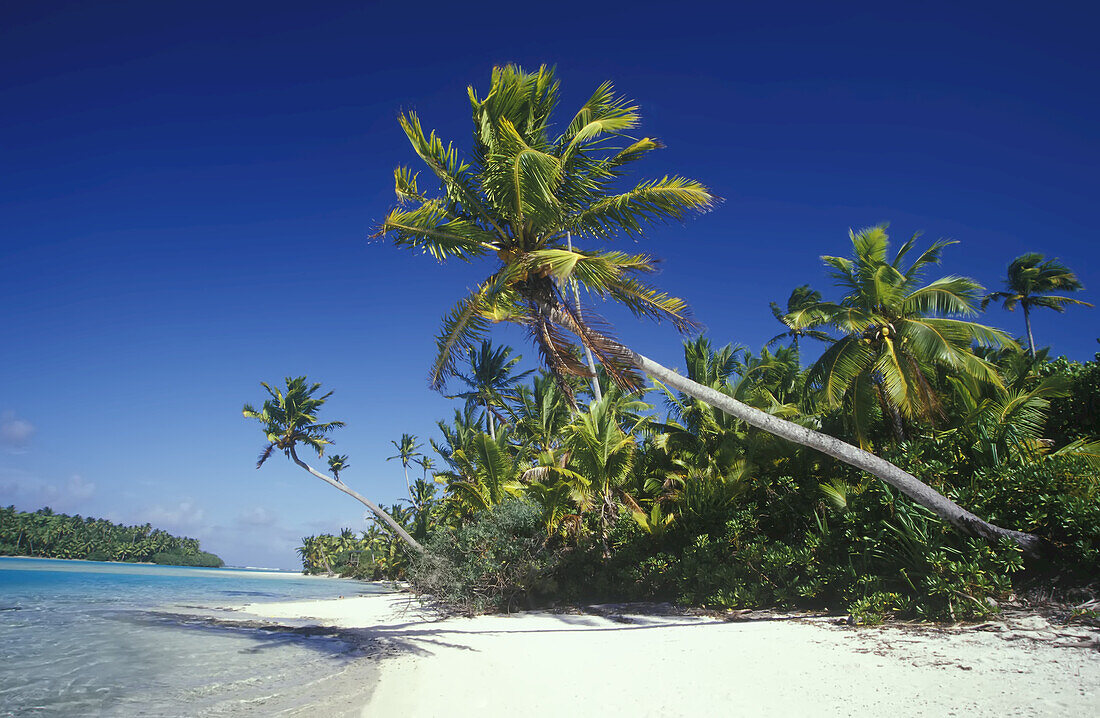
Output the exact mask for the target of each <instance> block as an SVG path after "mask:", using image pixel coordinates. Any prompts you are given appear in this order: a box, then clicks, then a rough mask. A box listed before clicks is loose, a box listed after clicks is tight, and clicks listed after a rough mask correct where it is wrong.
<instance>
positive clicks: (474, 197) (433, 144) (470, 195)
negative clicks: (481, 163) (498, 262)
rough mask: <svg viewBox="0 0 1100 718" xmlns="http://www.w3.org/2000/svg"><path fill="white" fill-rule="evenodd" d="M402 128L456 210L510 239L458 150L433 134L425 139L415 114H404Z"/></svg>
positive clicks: (401, 117)
mask: <svg viewBox="0 0 1100 718" xmlns="http://www.w3.org/2000/svg"><path fill="white" fill-rule="evenodd" d="M397 122H398V124H400V125H401V129H403V130H404V131H405V135H406V136H407V137H408V138H409V143H410V144H411V145H412V148H413V151H415V152H416V154H417V155H418V156H419V157H420V159H422V160H423V161H424V164H426V165H428V168H429V169H431V171H432V172H433V173H434V174H435V175H436V177H438V178H439V180H440V182H441V183H442V184H443V188H444V190H445V191H446V193H447V198H448V201H449V202H450V203H451V204H452V205H454V206H455V207H458V208H462V209H464V210H465V211H466V212H469V213H471V217H476V218H478V219H480V220H482V221H484V222H486V223H487V224H489V225H490V226H491V227H493V229H494V230H495V231H496V233H497V235H499V236H500V237H501V238H506V237H507V235H505V234H504V232H503V230H501V228H500V227H499V226H498V225H497V223H496V222H495V220H494V219H493V216H492V214H490V213H489V212H488V211H486V209H485V207H484V205H483V204H482V203H481V200H480V199H479V198H478V194H477V190H476V187H475V185H474V180H473V177H472V176H471V172H470V166H469V165H468V164H466V163H464V162H461V161H460V160H459V157H458V150H456V149H455V148H454V147H453V146H452V145H450V144H448V145H447V146H446V147H444V146H443V140H441V139H440V138H439V137H438V136H437V135H436V134H435V132H434V131H433V132H432V133H431V136H430V137H425V136H424V129H423V127H421V125H420V118H419V117H417V115H416V113H415V112H410V113H408V114H406V115H401V116H400V117H398V118H397Z"/></svg>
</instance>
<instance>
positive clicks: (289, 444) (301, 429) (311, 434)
mask: <svg viewBox="0 0 1100 718" xmlns="http://www.w3.org/2000/svg"><path fill="white" fill-rule="evenodd" d="M261 384H262V385H263V388H264V389H266V390H267V393H268V394H270V395H271V398H270V399H268V400H267V401H265V402H264V404H263V408H262V409H261V410H259V411H257V410H256V409H255V408H253V407H252V406H251V405H249V404H245V405H244V410H243V412H242V413H243V414H244V416H245V417H247V418H249V419H258V420H259V421H261V422H262V423H263V425H264V434H266V436H267V440H268V441H269V442H270V443H269V444H268V445H267V446H266V447H265V448H264V450H263V452H262V453H261V454H260V458H259V460H257V462H256V468H260V467H261V466H263V463H264V462H265V461H267V460H268V458H269V457H270V456H271V454H272V453H273V452H274V451H275V450H276V449H281V450H283V451H284V452H285V453H286V455H287V456H290V455H291V453H292V452H293V450H294V447H295V446H296V445H297V444H304V445H305V446H308V447H310V448H312V449H313V450H314V451H316V452H317V455H318V456H323V455H324V453H325V446H327V445H329V444H331V443H332V442H330V441H329V440H328V439H327V438H326V437H327V436H328V434H329V433H330V432H332V431H333V430H334V429H339V428H341V427H342V426H344V422H342V421H329V422H319V421H317V412H318V411H319V410H320V408H321V406H322V405H324V403H325V400H326V399H328V398H329V397H330V396H332V392H331V391H330V392H328V393H327V394H324V395H323V396H315V394H316V393H317V392H318V391H319V390H320V388H321V385H320V384H309V383H307V382H306V378H305V377H304V376H300V377H287V378H286V391H285V392H284V391H283V390H281V389H279V388H278V387H272V386H270V385H268V384H267V383H266V382H261ZM344 458H345V460H346V457H344Z"/></svg>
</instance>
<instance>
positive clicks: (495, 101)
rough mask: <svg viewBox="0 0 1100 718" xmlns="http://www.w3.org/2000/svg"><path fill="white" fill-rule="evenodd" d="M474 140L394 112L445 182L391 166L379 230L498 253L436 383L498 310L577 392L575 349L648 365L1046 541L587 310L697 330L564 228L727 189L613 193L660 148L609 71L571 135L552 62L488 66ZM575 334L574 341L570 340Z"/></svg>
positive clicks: (765, 425)
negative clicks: (559, 116)
mask: <svg viewBox="0 0 1100 718" xmlns="http://www.w3.org/2000/svg"><path fill="white" fill-rule="evenodd" d="M469 97H470V104H471V108H472V110H473V121H474V145H473V151H472V155H471V157H470V159H469V161H466V160H463V159H462V158H461V157H460V155H459V152H458V150H457V149H456V148H455V147H454V146H453V145H450V144H447V145H444V144H443V141H442V140H441V139H440V138H439V137H438V136H437V135H436V134H435V133H434V132H432V133H431V134H430V135H425V134H424V130H423V128H422V126H421V123H420V120H419V118H418V117H417V116H416V115H415V114H414V113H408V114H405V115H402V116H401V117H400V119H399V122H400V124H401V127H402V129H403V130H404V131H405V134H406V135H407V137H408V139H409V141H410V143H411V144H412V147H413V150H414V151H415V152H416V154H417V155H419V157H420V158H421V160H423V161H424V163H425V164H426V165H427V167H428V170H429V171H430V173H431V174H432V175H433V176H434V177H435V179H436V180H438V182H439V186H440V194H438V195H436V196H430V195H429V194H427V193H426V192H424V191H422V190H421V189H420V186H419V183H418V177H419V174H418V173H413V172H412V171H411V170H409V169H408V168H406V167H398V168H397V169H396V170H395V172H394V181H395V190H396V193H397V197H398V201H399V203H400V206H399V207H397V208H396V209H394V210H393V211H392V212H390V213H389V215H387V216H386V218H385V219H384V220H383V221H382V223H381V226H380V228H379V232H378V234H379V235H382V236H388V237H391V238H392V239H393V242H394V244H395V245H396V246H398V247H405V248H408V249H412V250H414V251H416V252H418V253H427V254H430V255H432V256H433V257H434V258H435V259H436V260H438V261H441V262H442V261H448V260H454V259H459V260H462V261H471V260H474V259H477V258H480V257H487V256H488V257H495V258H496V259H497V260H498V261H499V265H498V266H497V267H496V269H495V271H493V272H492V274H490V275H489V276H488V277H487V278H486V279H485V280H484V281H482V282H480V283H479V284H478V285H477V286H476V287H475V288H474V289H473V291H472V292H471V293H470V294H469V295H468V296H466V297H464V298H463V299H461V300H460V301H459V302H458V304H457V305H455V307H454V309H453V310H452V311H451V312H450V313H449V314H448V315H447V316H446V317H445V318H444V321H443V327H442V330H441V331H440V333H439V336H438V337H437V350H438V351H437V354H436V359H435V361H434V362H433V364H432V369H431V372H430V375H429V377H430V383H431V385H432V386H433V387H434V388H436V389H442V388H443V386H444V385H445V383H446V380H447V378H448V376H450V375H452V374H453V373H454V371H455V366H456V363H457V361H458V360H459V359H460V358H461V357H462V356H463V355H465V354H466V353H467V352H468V351H469V349H470V348H471V347H472V346H473V345H474V343H475V342H476V341H480V340H481V339H483V338H484V337H485V336H486V335H487V333H488V331H489V328H490V325H491V324H492V323H493V322H511V323H514V324H518V325H520V326H522V327H524V328H525V329H526V330H527V331H528V333H529V334H530V336H531V338H532V340H533V341H534V343H535V344H536V346H537V347H538V348H539V351H540V353H541V355H542V358H543V360H544V362H545V364H546V366H547V367H548V368H549V369H550V371H551V373H552V374H553V375H554V376H555V377H558V378H559V379H560V381H559V385H560V386H561V388H562V390H563V392H565V393H566V394H567V396H568V397H569V398H570V399H572V396H573V390H572V388H571V386H570V384H569V382H568V381H566V380H565V378H566V377H568V376H570V375H572V376H583V377H590V376H591V373H592V372H591V371H590V370H589V369H588V367H587V366H585V363H584V362H583V360H581V359H580V358H579V357H580V347H579V346H578V345H577V344H576V343H574V342H579V345H580V346H581V347H587V348H588V349H589V350H591V352H592V353H593V355H594V356H595V358H596V359H597V360H598V361H599V362H600V363H601V364H602V365H603V367H604V369H605V371H606V372H607V374H608V376H609V377H610V378H611V379H612V380H613V381H614V382H615V383H616V384H618V385H619V386H620V387H622V388H624V389H627V390H633V389H636V388H638V387H640V385H641V383H642V379H641V376H640V375H639V372H643V373H645V374H648V375H649V376H650V377H652V378H653V379H656V380H657V381H659V382H662V383H664V384H665V385H667V386H669V387H671V388H673V389H675V390H677V391H682V392H684V393H687V394H689V395H691V396H693V397H694V398H697V399H699V400H701V401H705V402H707V403H710V404H711V405H713V406H716V407H718V408H720V409H721V410H722V411H724V412H726V413H729V414H731V415H733V416H736V417H737V418H740V419H742V420H743V421H745V422H746V423H748V424H750V425H753V426H756V427H757V428H760V429H763V430H765V431H769V432H771V433H774V434H777V435H779V436H781V437H783V438H786V439H789V440H791V441H794V442H796V443H799V444H803V445H805V446H809V447H812V448H814V449H817V450H819V451H822V452H824V453H826V454H828V455H830V456H833V457H835V458H837V459H840V460H841V461H845V462H847V463H849V464H852V465H853V466H856V467H858V468H861V469H863V470H865V471H868V472H870V473H872V474H874V475H875V476H878V477H879V478H881V479H883V480H884V481H886V482H887V483H889V484H891V485H892V486H894V487H896V488H897V489H899V490H900V491H902V492H903V493H905V494H906V495H907V496H909V497H910V498H912V499H913V500H915V501H916V502H918V503H920V504H922V505H925V506H927V507H929V508H931V509H932V510H933V511H935V512H936V513H937V514H938V515H939V516H940V517H941V518H943V519H944V520H945V521H948V522H950V523H951V524H953V525H954V526H956V527H958V528H959V529H960V530H962V531H964V532H966V533H970V534H975V535H979V536H984V537H987V538H999V537H1002V536H1008V537H1011V538H1013V539H1014V540H1015V541H1017V543H1019V544H1020V546H1021V547H1023V548H1025V549H1026V550H1029V551H1036V550H1037V549H1038V547H1039V545H1040V543H1041V541H1040V539H1039V538H1038V537H1035V536H1032V535H1030V534H1024V533H1020V532H1017V531H1010V530H1006V529H1002V528H999V527H996V526H993V525H991V524H989V523H987V522H985V521H983V520H982V519H980V518H979V517H977V516H975V515H974V514H972V513H970V512H969V511H966V510H965V509H963V508H961V507H960V506H958V505H957V504H955V503H954V502H953V501H951V500H949V499H947V498H946V497H944V496H943V495H941V494H940V493H939V492H937V491H935V490H934V489H932V488H931V487H929V486H927V485H926V484H924V483H923V482H921V481H920V480H919V479H917V478H916V477H914V476H912V475H910V474H908V473H906V472H904V471H902V470H901V469H899V468H898V467H896V466H894V465H893V464H890V463H889V462H887V461H885V460H883V459H881V458H879V457H877V456H875V455H874V454H871V453H868V452H866V451H863V450H861V449H858V448H856V447H853V446H850V445H848V444H846V443H844V442H842V441H840V440H838V439H836V438H834V437H831V436H826V435H824V434H820V433H817V432H815V431H812V430H810V429H808V428H806V427H802V426H798V425H797V424H793V423H791V422H788V421H785V420H783V419H780V418H778V417H776V416H773V415H771V414H769V413H767V412H764V411H760V410H758V409H754V408H752V407H749V406H746V405H745V404H743V403H741V402H739V401H737V400H735V399H733V398H732V397H729V396H725V395H722V394H721V393H719V392H717V391H715V390H713V389H710V388H708V387H706V386H703V385H701V384H698V383H696V382H693V381H690V380H689V379H687V378H686V377H684V376H681V375H680V374H677V373H676V372H674V371H672V370H670V369H668V368H666V367H664V366H661V365H660V364H658V363H656V362H654V361H652V360H651V359H649V358H647V357H645V356H643V355H641V354H639V353H637V352H635V351H633V350H632V349H630V348H628V347H626V346H624V345H623V344H622V343H620V342H619V341H617V340H616V339H614V338H613V337H612V336H611V335H610V333H609V331H608V330H607V328H606V327H605V326H604V325H602V324H601V323H600V321H599V319H598V318H597V317H596V316H594V315H593V314H592V313H591V312H586V313H585V315H584V317H583V319H582V318H581V317H580V315H579V314H578V312H577V311H576V306H575V304H574V302H573V301H571V300H570V297H569V292H567V291H564V290H563V288H564V287H569V286H571V284H572V282H573V280H576V282H577V284H578V286H579V287H582V288H583V289H584V290H585V291H586V292H588V293H589V294H591V295H595V296H597V297H601V298H605V299H606V298H609V299H612V300H614V301H616V302H618V303H621V304H623V305H625V306H626V307H627V308H628V309H630V310H631V311H632V312H634V313H635V314H636V315H638V316H641V317H646V318H650V319H655V320H658V321H660V320H668V321H670V322H671V323H672V324H673V326H675V327H677V328H678V329H681V330H687V329H689V328H691V327H692V326H693V325H692V322H691V320H690V317H689V316H688V307H687V304H686V303H685V302H684V301H683V300H681V299H678V298H676V297H671V296H669V295H668V294H666V293H664V292H661V291H659V290H657V289H655V288H653V287H651V286H649V285H648V284H646V283H645V282H644V281H643V279H642V277H643V276H644V275H646V274H648V273H651V272H653V270H654V268H655V265H654V260H653V259H652V258H651V257H649V256H647V255H645V254H627V253H623V252H617V251H604V250H582V249H576V248H574V249H570V248H569V246H568V238H569V237H570V236H571V235H576V236H577V237H581V238H589V239H610V238H613V237H615V236H621V235H627V236H635V237H637V236H640V235H642V234H644V228H645V227H646V226H647V225H651V224H654V223H658V222H665V221H680V220H683V219H685V218H686V217H687V216H688V215H689V214H691V213H693V212H703V211H707V210H709V209H710V208H711V207H712V206H713V205H714V204H715V202H716V201H717V198H716V197H715V196H714V195H713V194H712V193H711V192H710V191H709V190H708V189H707V188H706V187H705V186H703V185H702V184H700V183H699V182H696V181H695V180H690V179H685V178H683V177H678V176H665V177H663V178H661V179H655V180H648V181H644V182H641V183H640V184H637V185H635V186H633V187H632V188H631V189H628V190H627V191H625V192H620V191H617V190H618V187H619V185H620V184H621V182H622V177H623V174H624V172H625V170H626V168H627V167H628V166H629V165H630V164H632V163H633V162H635V161H637V160H639V159H641V158H643V157H645V156H646V155H648V154H649V153H650V152H652V151H653V150H655V149H657V148H658V147H659V146H660V145H659V144H658V143H657V141H656V140H654V139H652V138H642V139H634V138H631V137H629V136H628V135H627V134H626V133H627V131H629V130H632V129H633V128H634V127H636V126H637V124H638V122H639V120H640V116H639V114H638V111H637V107H636V106H634V105H632V104H631V103H630V102H629V101H627V100H625V99H623V98H621V97H618V96H616V95H615V94H614V90H613V88H612V86H611V84H610V83H604V84H603V85H600V87H599V88H597V89H596V91H595V93H593V95H592V96H591V97H590V98H589V99H588V101H587V102H585V103H584V105H583V106H582V107H581V108H580V110H579V111H578V112H577V113H576V114H575V115H574V116H573V118H572V119H571V120H570V121H569V122H568V124H566V125H565V129H564V131H563V132H562V133H561V134H558V135H553V134H551V122H550V120H551V113H552V112H553V110H554V109H555V107H556V105H557V99H558V82H557V81H556V80H555V79H554V74H553V71H551V70H550V69H548V68H546V67H542V68H540V69H539V70H538V71H537V72H533V73H527V72H524V71H523V70H521V69H520V68H518V67H515V66H507V67H497V68H494V70H493V72H492V77H491V80H490V89H489V93H488V94H487V95H485V96H484V98H482V97H480V96H479V95H478V93H477V91H476V90H474V88H472V87H471V88H470V89H469ZM570 337H574V338H575V339H571V338H570Z"/></svg>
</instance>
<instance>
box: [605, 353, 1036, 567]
mask: <svg viewBox="0 0 1100 718" xmlns="http://www.w3.org/2000/svg"><path fill="white" fill-rule="evenodd" d="M624 348H625V347H624ZM627 351H630V350H629V349H628V350H627ZM630 354H631V355H633V361H634V366H636V367H637V368H638V369H641V370H642V371H644V372H645V373H646V374H648V375H649V376H651V377H653V378H654V379H656V380H657V381H660V382H661V383H663V384H666V385H668V386H670V387H672V388H674V389H677V390H679V391H682V392H684V393H685V394H687V395H688V396H691V397H694V398H696V399H698V400H699V401H703V402H706V403H707V404H710V405H711V406H714V407H716V408H718V409H721V410H722V411H724V412H725V413H727V414H729V415H730V416H734V417H736V418H738V419H741V420H742V421H744V422H745V423H746V424H750V425H752V426H755V427H756V428H758V429H762V430H764V431H767V432H769V433H771V434H775V435H776V436H779V437H782V438H784V439H787V440H788V441H793V442H795V443H796V444H801V445H803V446H808V447H809V448H811V449H816V450H817V451H820V452H821V453H823V454H828V455H829V456H831V457H833V458H834V459H838V460H840V461H843V462H844V463H846V464H850V465H852V466H854V467H856V468H857V469H862V470H864V471H866V472H867V473H869V474H872V475H874V476H877V477H878V478H880V479H882V480H883V481H885V482H886V483H888V484H890V485H891V486H893V487H894V488H895V489H897V490H898V491H900V492H901V493H903V494H905V495H906V496H908V497H909V498H911V499H912V500H913V501H915V502H917V503H918V504H920V505H921V506H924V507H925V508H928V509H931V510H932V511H933V512H935V513H936V515H937V516H939V517H940V518H941V519H943V520H944V521H946V522H947V523H949V524H951V525H952V526H954V527H955V528H957V529H959V530H960V531H962V532H963V533H965V534H968V535H971V536H980V537H982V538H985V539H1000V538H1010V539H1012V540H1013V541H1014V542H1016V544H1017V545H1018V546H1019V547H1020V548H1021V549H1022V550H1023V551H1024V552H1025V553H1027V554H1029V555H1032V556H1035V555H1038V554H1039V553H1040V550H1041V548H1042V547H1043V544H1044V541H1043V539H1041V538H1040V537H1038V536H1034V535H1032V534H1028V533H1023V532H1022V531H1013V530H1011V529H1004V528H1001V527H999V526H994V525H993V524H991V523H989V522H987V521H985V520H983V519H981V518H979V517H978V516H975V515H974V514H972V513H970V512H969V511H967V510H966V509H964V508H962V507H961V506H959V505H958V504H956V503H955V502H954V501H952V500H951V499H949V498H947V497H946V496H944V495H943V494H941V493H940V492H938V491H936V490H935V489H933V488H932V487H931V486H928V485H927V484H925V483H924V482H922V481H921V480H920V479H918V478H917V477H915V476H913V475H912V474H910V473H908V472H905V471H902V470H901V469H899V468H898V467H896V466H894V465H893V464H891V463H890V462H889V461H886V460H885V459H882V458H880V457H878V456H875V455H874V454H872V453H870V452H867V451H864V450H863V449H859V448H857V447H855V446H852V445H851V444H847V443H845V442H843V441H841V440H840V439H837V438H835V437H832V436H829V435H827V434H822V433H819V432H817V431H813V430H812V429H807V428H806V427H804V426H799V425H798V424H795V423H792V422H790V421H786V420H785V419H780V418H779V417H777V416H772V415H771V414H768V413H767V412H763V411H760V410H759V409H755V408H753V407H751V406H748V405H746V404H742V403H741V402H739V401H737V400H736V399H734V398H732V397H729V396H726V395H725V394H722V393H721V392H718V391H715V390H714V389H711V388H710V387H708V386H703V385H702V384H699V383H698V382H695V381H692V380H691V379H688V378H687V377H685V376H682V375H680V374H677V373H675V372H674V371H672V370H671V369H668V368H666V367H664V366H661V365H660V364H658V363H657V362H655V361H653V360H652V359H648V358H646V357H644V356H642V355H641V354H637V353H635V352H630Z"/></svg>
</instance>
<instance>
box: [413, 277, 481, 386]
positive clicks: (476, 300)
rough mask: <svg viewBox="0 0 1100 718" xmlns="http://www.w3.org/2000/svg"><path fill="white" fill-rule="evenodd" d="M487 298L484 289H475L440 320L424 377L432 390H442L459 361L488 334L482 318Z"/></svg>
mask: <svg viewBox="0 0 1100 718" xmlns="http://www.w3.org/2000/svg"><path fill="white" fill-rule="evenodd" d="M487 294H488V292H487V291H486V290H485V288H484V287H479V288H478V289H477V290H475V291H474V292H473V293H471V294H470V295H469V296H467V297H466V298H464V299H462V300H461V301H459V302H458V304H456V305H455V307H454V309H452V310H451V313H450V314H448V315H447V316H446V317H444V319H443V326H442V328H441V329H440V331H439V334H438V335H437V336H436V340H435V343H436V358H435V361H434V362H433V363H432V368H431V371H430V373H429V375H428V383H429V385H430V386H431V387H432V388H433V389H436V390H437V391H438V390H441V389H442V388H443V386H444V385H445V384H446V382H447V378H448V377H450V376H451V375H453V374H454V373H455V369H456V367H457V366H458V361H459V359H460V358H462V357H463V356H465V355H467V354H468V353H469V351H470V349H472V348H473V345H474V343H475V342H477V341H481V340H482V339H483V338H484V337H485V335H486V333H487V332H488V329H489V320H488V319H486V318H485V316H484V315H483V311H484V310H485V308H486V307H487V305H488V297H487Z"/></svg>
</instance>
